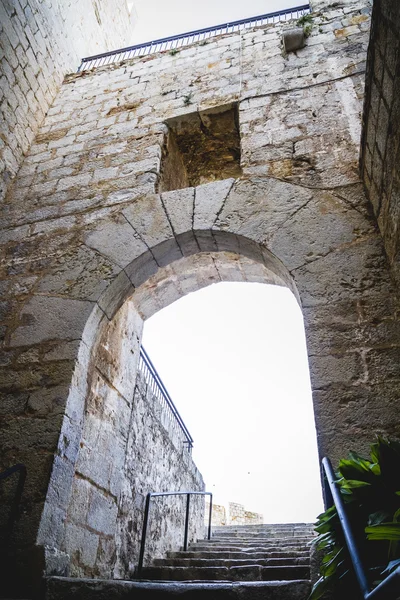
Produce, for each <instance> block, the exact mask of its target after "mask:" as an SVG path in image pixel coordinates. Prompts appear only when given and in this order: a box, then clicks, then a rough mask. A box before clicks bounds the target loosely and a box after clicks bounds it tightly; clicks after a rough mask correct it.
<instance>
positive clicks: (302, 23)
mask: <svg viewBox="0 0 400 600" xmlns="http://www.w3.org/2000/svg"><path fill="white" fill-rule="evenodd" d="M296 25H297V26H298V27H302V28H303V31H304V37H306V38H307V37H309V36H310V35H311V31H312V26H313V16H312V15H310V14H309V13H308V14H306V15H303V16H302V17H300V19H298V20H297V22H296Z"/></svg>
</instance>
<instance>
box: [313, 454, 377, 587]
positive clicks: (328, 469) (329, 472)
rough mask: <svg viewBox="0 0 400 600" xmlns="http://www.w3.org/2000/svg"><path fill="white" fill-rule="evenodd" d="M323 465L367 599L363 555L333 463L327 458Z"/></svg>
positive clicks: (357, 576)
mask: <svg viewBox="0 0 400 600" xmlns="http://www.w3.org/2000/svg"><path fill="white" fill-rule="evenodd" d="M322 464H323V467H324V469H325V473H326V478H327V480H328V483H329V488H330V491H331V493H332V498H333V501H334V503H335V506H336V510H337V513H338V517H339V520H340V524H341V526H342V529H343V535H344V538H345V540H346V544H347V548H348V550H349V553H350V557H351V560H352V563H353V567H354V571H355V574H356V578H357V581H358V584H359V586H360V590H361V593H362V596H363V598H367V597H368V591H369V586H368V581H367V577H366V575H365V571H364V567H363V564H362V560H361V554H360V551H359V549H358V545H357V542H356V540H355V539H354V536H353V532H352V529H351V524H350V521H349V518H348V516H347V514H346V509H345V506H344V502H343V499H342V496H341V494H340V490H339V487H338V486H337V484H336V476H335V473H334V471H333V468H332V464H331V461H330V460H329V459H328V458H326V457H325V458H323V459H322Z"/></svg>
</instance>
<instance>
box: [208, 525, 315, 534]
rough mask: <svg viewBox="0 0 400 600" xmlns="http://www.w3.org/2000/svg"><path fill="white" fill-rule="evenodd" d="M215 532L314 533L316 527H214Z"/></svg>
mask: <svg viewBox="0 0 400 600" xmlns="http://www.w3.org/2000/svg"><path fill="white" fill-rule="evenodd" d="M212 531H213V533H215V534H216V535H262V534H264V535H275V534H277V533H282V534H284V535H290V536H293V535H313V534H314V528H313V527H310V528H308V527H299V528H294V527H287V528H278V527H277V528H270V529H267V528H263V529H253V530H251V529H245V528H243V529H239V528H235V529H231V528H222V527H221V528H216V527H213V528H212Z"/></svg>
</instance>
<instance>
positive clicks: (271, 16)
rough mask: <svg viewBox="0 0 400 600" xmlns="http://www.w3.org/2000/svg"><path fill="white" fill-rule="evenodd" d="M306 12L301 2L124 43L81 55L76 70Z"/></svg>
mask: <svg viewBox="0 0 400 600" xmlns="http://www.w3.org/2000/svg"><path fill="white" fill-rule="evenodd" d="M309 12H310V5H309V4H303V5H301V6H296V7H294V8H286V9H284V10H279V11H276V12H271V13H266V14H264V15H257V16H256V17H248V18H247V19H239V20H238V21H231V22H230V23H222V24H220V25H213V26H211V27H205V28H204V29H196V30H195V31H188V32H186V33H180V34H178V35H172V36H169V37H165V38H160V39H158V40H153V41H150V42H144V43H142V44H136V45H135V46H128V47H127V48H120V49H118V50H112V51H110V52H103V53H101V54H96V55H95V56H88V57H86V58H82V62H81V64H80V66H79V69H78V73H79V72H80V71H86V70H88V69H93V68H95V67H102V66H104V65H109V64H112V63H116V62H121V61H123V60H128V59H130V58H136V57H140V56H147V55H148V54H153V53H155V52H164V51H166V50H174V49H177V48H182V47H183V46H188V45H189V44H193V43H194V42H202V41H204V40H206V39H208V38H210V37H212V36H215V35H221V34H223V33H233V32H234V31H240V30H241V29H245V28H248V27H257V26H260V25H268V24H269V23H277V22H279V21H288V20H290V19H298V18H299V17H301V16H303V15H305V14H307V13H309Z"/></svg>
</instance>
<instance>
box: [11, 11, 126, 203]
mask: <svg viewBox="0 0 400 600" xmlns="http://www.w3.org/2000/svg"><path fill="white" fill-rule="evenodd" d="M0 20H1V23H2V26H3V27H2V32H1V46H2V52H1V57H2V65H1V75H2V79H1V82H2V83H1V91H2V94H1V97H0V100H1V108H0V111H1V114H2V123H3V132H2V146H1V148H0V173H1V176H0V180H1V182H0V201H2V200H3V199H4V196H5V193H6V189H7V187H8V185H9V183H10V180H11V179H12V178H13V177H14V176H15V175H16V173H17V171H18V168H19V166H20V165H21V162H22V160H23V156H24V154H26V152H27V151H28V149H29V147H30V145H31V144H32V142H33V139H34V137H35V135H36V133H37V131H38V128H39V126H40V125H41V124H42V121H43V118H44V116H45V114H46V113H47V112H48V111H49V108H50V106H51V103H52V101H53V100H54V97H55V96H56V93H57V91H58V87H59V85H60V84H61V82H62V79H63V77H64V75H65V74H66V73H68V72H71V71H76V69H77V67H78V65H79V62H80V59H81V57H82V56H87V55H88V54H96V53H98V52H103V51H104V50H105V49H106V48H108V49H109V50H112V49H114V48H115V47H122V46H124V45H126V44H127V43H128V41H129V39H128V38H129V31H130V27H131V23H132V18H131V16H130V15H129V12H128V9H127V6H126V3H125V2H123V1H120V2H118V3H117V4H115V3H112V2H104V3H102V5H101V6H100V7H99V6H98V5H97V4H95V3H93V2H91V1H90V2H87V3H86V4H85V5H82V3H80V2H76V1H73V2H72V3H70V4H68V5H66V4H65V3H63V2H61V1H58V0H57V2H55V4H54V5H53V6H52V10H49V9H48V7H44V6H42V5H41V4H40V5H37V4H36V3H35V2H30V1H29V2H26V3H25V2H23V3H20V2H17V3H12V2H5V3H3V4H2V5H1V7H0ZM104 23H107V27H104V26H103V24H104ZM63 116H64V115H63V114H61V112H60V108H59V107H52V108H50V111H49V118H48V123H49V127H50V124H52V125H53V126H54V125H56V124H57V123H59V122H62V121H63ZM65 134H66V130H65V129H64V130H59V131H56V132H54V133H53V132H49V130H47V131H46V133H42V134H41V135H40V136H38V140H37V143H38V144H39V145H40V146H42V147H43V146H44V147H46V143H49V142H52V141H54V142H55V143H56V144H57V143H61V144H63V143H65V142H64V141H63V139H62V138H63V137H64V135H65ZM26 172H28V171H26Z"/></svg>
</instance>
